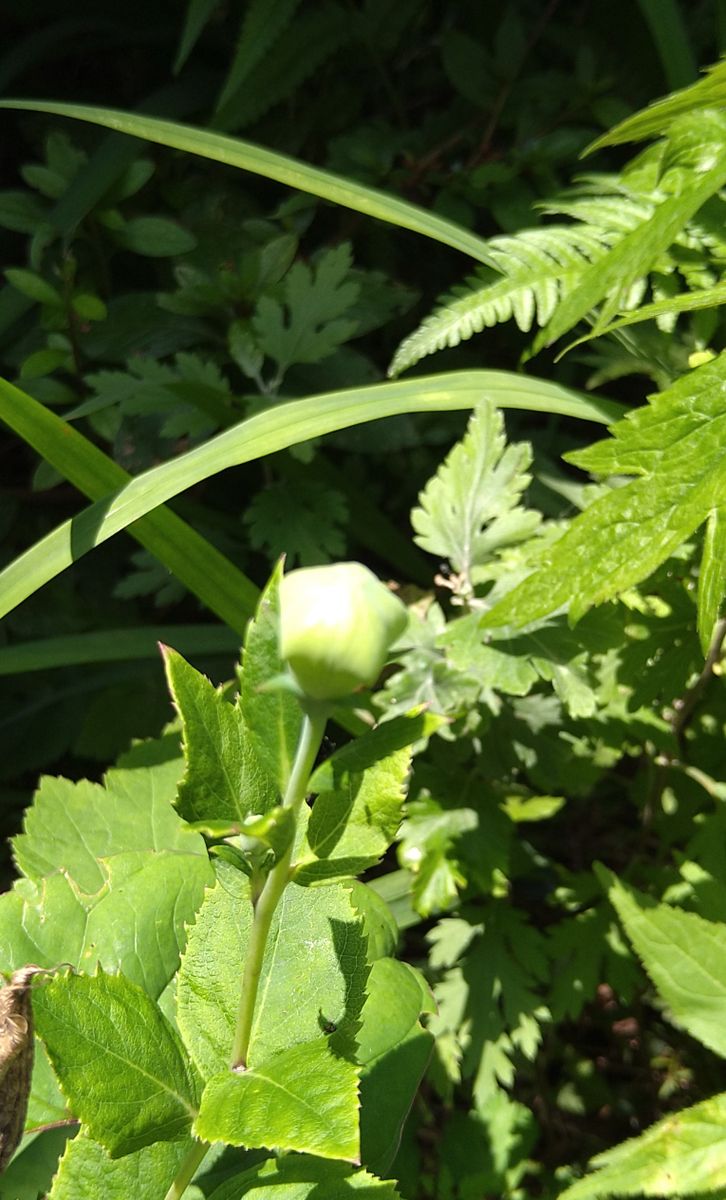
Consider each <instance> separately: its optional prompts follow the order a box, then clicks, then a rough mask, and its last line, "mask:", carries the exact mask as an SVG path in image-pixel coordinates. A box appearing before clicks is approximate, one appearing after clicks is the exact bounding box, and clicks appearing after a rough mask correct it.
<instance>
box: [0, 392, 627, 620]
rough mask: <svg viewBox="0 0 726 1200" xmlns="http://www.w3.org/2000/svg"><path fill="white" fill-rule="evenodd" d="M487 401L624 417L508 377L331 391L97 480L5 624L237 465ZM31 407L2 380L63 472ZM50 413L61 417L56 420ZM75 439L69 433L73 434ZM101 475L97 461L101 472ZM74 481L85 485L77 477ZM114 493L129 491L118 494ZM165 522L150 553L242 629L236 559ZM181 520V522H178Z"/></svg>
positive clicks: (13, 583)
mask: <svg viewBox="0 0 726 1200" xmlns="http://www.w3.org/2000/svg"><path fill="white" fill-rule="evenodd" d="M487 395H489V396H491V399H492V400H493V402H494V403H495V404H496V405H498V406H500V407H505V408H524V409H532V410H533V411H539V412H558V413H561V414H563V415H566V416H572V417H579V418H580V419H583V420H592V421H597V422H600V423H606V422H607V421H608V419H610V418H611V417H612V416H613V415H619V414H620V411H621V409H620V408H619V407H617V406H614V405H612V404H611V403H610V402H608V401H602V400H600V401H596V400H592V399H589V398H585V397H581V396H580V395H578V394H577V393H576V392H571V391H569V390H568V389H567V388H563V387H560V385H558V384H554V383H550V382H548V381H545V380H538V379H532V378H530V377H527V376H525V375H515V374H509V373H507V372H505V371H470V372H467V371H464V372H457V373H453V374H449V375H440V376H432V377H428V378H420V379H411V380H403V381H399V382H396V383H383V384H374V385H372V386H370V387H365V388H354V389H351V390H348V391H343V392H328V393H326V394H325V395H322V396H311V397H308V398H307V399H305V400H293V401H290V402H288V403H287V404H279V405H277V406H275V407H274V408H272V409H269V410H267V411H265V412H261V413H258V414H256V415H255V416H253V417H249V418H248V419H247V420H245V421H241V422H240V423H239V425H236V426H234V428H232V429H228V430H225V431H224V432H223V433H221V434H218V435H217V436H216V437H213V438H210V439H209V441H207V442H205V443H204V444H203V445H202V446H197V447H195V448H194V449H193V450H190V451H188V452H187V453H186V454H181V455H179V456H178V457H177V458H175V459H172V460H171V461H170V462H167V463H163V464H162V465H161V466H158V467H154V468H152V469H151V470H149V471H146V472H145V473H144V474H143V475H139V476H136V477H135V478H134V479H132V480H131V481H130V482H129V483H128V484H126V485H125V486H122V485H121V481H120V480H119V477H118V475H117V476H116V477H115V478H114V479H113V480H110V481H109V482H108V483H106V484H105V485H104V484H102V485H101V486H100V487H99V481H98V478H97V477H96V475H95V474H94V476H93V478H94V480H95V482H91V481H89V482H88V486H87V487H85V486H84V487H82V490H84V491H88V492H89V493H90V494H91V495H93V496H94V497H95V496H98V495H99V494H100V493H102V492H103V493H108V494H105V495H104V498H103V499H102V500H99V501H98V502H97V503H96V504H93V505H91V506H90V507H89V508H87V509H85V510H84V512H83V513H81V514H79V515H78V516H76V517H74V518H73V520H72V521H67V522H64V523H63V524H62V525H60V526H59V527H58V528H57V529H56V530H54V531H53V532H52V533H50V534H48V535H47V536H46V537H44V538H42V539H41V541H39V542H37V543H36V545H35V546H33V547H32V548H31V549H30V550H28V551H26V552H25V553H24V554H22V555H21V556H20V557H19V558H17V559H15V561H14V562H12V563H11V564H10V565H9V566H8V567H6V568H5V570H4V571H2V572H0V617H2V616H5V615H6V613H8V612H10V611H11V610H12V609H13V608H14V607H15V606H16V605H17V604H20V603H21V601H22V600H25V599H26V598H27V597H28V596H31V595H32V594H33V593H34V592H35V591H37V590H38V588H39V587H42V585H43V584H44V583H48V582H49V580H51V579H54V578H55V576H56V575H58V574H59V572H60V571H63V570H64V569H65V568H66V567H68V566H70V565H71V564H72V563H73V562H75V561H76V560H77V559H78V558H80V557H81V556H82V555H83V554H86V553H87V552H88V551H89V550H91V549H92V548H93V547H94V546H97V545H100V544H101V542H104V541H105V540H106V539H107V538H109V537H112V536H113V534H115V533H118V532H119V531H120V530H122V529H125V528H126V527H127V526H128V525H129V524H131V523H132V522H137V521H138V520H139V519H140V518H142V517H144V516H145V515H146V514H148V513H151V512H152V511H153V510H154V509H155V508H157V507H158V506H159V505H160V504H164V503H165V502H166V501H167V500H170V499H171V498H172V497H174V496H178V495H179V494H180V492H183V491H185V490H186V489H187V488H190V487H192V486H194V484H196V483H199V482H201V481H202V480H203V479H208V478H209V477H210V476H212V475H215V474H217V472H219V471H222V470H225V469H226V468H227V467H231V466H237V465H239V464H241V463H245V462H251V461H253V460H254V459H256V458H260V457H262V456H264V455H267V454H273V453H275V452H276V451H278V450H283V449H286V448H287V447H289V446H294V445H297V444H298V443H299V442H304V441H309V440H310V439H312V438H316V437H321V436H323V435H324V434H326V433H332V432H334V431H336V430H339V429H347V428H349V427H350V426H353V425H359V424H363V423H365V422H366V421H375V420H380V419H381V418H383V417H389V416H394V415H398V414H401V413H407V412H427V411H433V412H437V411H451V410H457V409H462V408H464V409H465V408H471V407H474V406H475V405H476V404H477V403H479V402H480V401H481V399H482V397H484V396H487ZM26 401H27V402H28V404H31V403H32V404H35V402H34V401H33V402H31V401H30V398H29V397H25V394H24V393H23V392H19V391H18V389H17V388H13V387H11V385H10V384H6V383H4V382H3V381H1V380H0V417H1V418H2V419H3V420H4V421H6V423H7V424H8V425H9V426H10V427H11V428H12V429H13V430H14V431H15V432H16V433H19V434H20V436H21V437H25V438H26V440H27V441H28V442H29V443H30V444H31V445H32V446H34V448H35V449H37V450H38V451H39V453H41V454H43V455H44V457H46V458H48V461H52V462H53V465H56V466H57V465H62V455H61V461H60V463H56V462H55V461H54V458H55V455H56V454H57V453H58V451H59V450H60V447H61V445H63V443H62V442H61V441H60V440H59V438H58V436H57V434H58V431H57V430H56V429H55V427H54V428H53V430H52V433H51V436H50V438H49V439H46V438H45V436H44V437H43V438H42V439H41V438H39V437H38V436H36V434H37V429H36V426H37V423H38V419H39V418H38V416H37V413H36V410H35V409H33V410H32V411H33V417H32V420H30V421H28V420H26ZM37 408H38V409H40V412H41V413H42V412H45V411H46V410H44V409H43V408H42V406H41V405H38V406H37ZM47 415H48V416H51V417H52V414H47ZM61 426H62V430H63V434H64V437H65V436H67V444H68V445H71V444H72V443H73V441H74V434H76V431H75V430H72V429H70V427H68V426H65V425H63V423H62V422H61ZM66 431H69V432H67V434H66ZM43 432H45V431H43ZM76 436H77V437H80V436H81V435H79V434H76ZM46 441H48V442H49V443H50V446H49V448H48V453H46V450H45V449H44V447H45V446H46ZM87 453H88V452H87V446H85V445H84V448H83V454H82V456H81V457H82V459H83V462H84V463H85V459H86V456H87ZM99 453H100V452H99ZM51 455H52V456H53V457H51ZM76 457H78V455H77V456H76ZM105 461H106V460H105V459H104V468H103V469H104V477H103V478H106V466H105ZM97 469H98V468H97V464H96V460H95V459H94V472H95V471H96V470H97ZM84 478H86V476H85V474H84ZM72 481H73V482H75V479H73V480H72ZM113 488H117V489H119V490H116V491H113ZM158 516H159V514H156V517H155V518H154V521H152V526H153V529H154V531H155V532H154V539H153V541H152V540H151V539H148V538H146V537H145V540H144V545H146V546H147V548H148V549H149V550H151V551H152V553H154V554H156V555H157V557H158V558H159V559H160V561H162V562H164V563H165V564H166V565H167V566H169V568H170V569H171V570H172V571H173V572H174V574H175V575H176V576H177V577H178V578H179V579H181V580H182V581H183V582H184V583H185V584H186V585H187V586H188V587H189V588H190V589H191V590H192V591H194V592H195V594H196V595H198V596H200V598H202V599H203V600H204V601H205V603H207V604H208V606H209V607H210V608H212V609H213V611H215V612H218V613H219V614H220V616H222V617H223V619H224V620H226V621H227V624H229V625H230V627H231V628H233V629H239V628H240V627H241V624H242V623H243V619H244V618H246V615H247V613H249V612H250V611H251V608H252V607H253V605H254V602H255V600H254V598H253V599H252V600H250V598H249V597H250V590H249V587H248V586H245V588H244V589H242V590H241V584H240V583H239V578H238V575H235V573H234V571H232V570H231V568H230V571H231V573H230V571H227V564H226V560H225V568H224V571H225V572H227V574H226V575H224V572H222V575H223V576H224V577H220V571H219V570H218V569H217V567H214V566H213V564H212V563H211V560H210V559H209V558H208V557H206V558H205V559H204V561H202V560H201V558H200V557H199V555H195V554H192V552H191V549H190V547H191V542H190V537H191V531H189V530H188V527H186V526H185V532H184V536H183V539H182V540H181V541H179V539H178V538H176V540H175V537H176V535H174V536H172V534H173V531H174V530H175V529H177V528H178V527H177V526H173V529H172V526H171V525H170V524H169V521H168V519H167V517H166V515H165V516H164V522H163V524H162V526H161V527H159V526H158V523H154V522H156V518H158ZM174 520H175V521H176V518H174ZM157 531H158V536H157ZM195 536H196V535H195ZM177 543H178V555H177V557H176V558H175V560H174V562H173V563H172V561H171V560H170V556H169V550H170V547H171V546H172V545H174V546H176V545H177ZM205 545H206V543H205ZM192 564H195V570H196V569H197V565H198V572H197V576H196V578H195V582H194V583H192V582H190V579H189V569H188V568H190V567H191V565H192ZM210 581H211V583H210ZM212 584H213V586H212ZM245 584H246V581H245ZM230 589H231V590H230ZM213 597H214V599H213ZM254 597H256V592H255V593H254ZM222 599H224V602H225V607H224V612H222V610H221V602H222Z"/></svg>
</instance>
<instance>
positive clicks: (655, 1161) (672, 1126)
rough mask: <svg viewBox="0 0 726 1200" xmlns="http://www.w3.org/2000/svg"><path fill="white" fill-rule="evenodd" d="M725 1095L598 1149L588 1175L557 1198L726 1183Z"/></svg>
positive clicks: (701, 1188) (660, 1192)
mask: <svg viewBox="0 0 726 1200" xmlns="http://www.w3.org/2000/svg"><path fill="white" fill-rule="evenodd" d="M724 1127H726V1094H724V1095H720V1096H714V1097H712V1099H710V1100H704V1101H703V1103H702V1104H694V1105H693V1107H692V1108H686V1109H684V1110H683V1111H682V1112H678V1113H673V1114H672V1115H671V1116H668V1117H666V1118H665V1119H664V1120H663V1121H659V1122H658V1123H657V1125H653V1126H652V1127H651V1128H650V1129H648V1130H647V1131H646V1133H644V1134H642V1135H641V1136H640V1137H638V1138H631V1139H630V1140H629V1141H627V1142H623V1143H622V1144H621V1145H620V1146H616V1147H615V1149H614V1150H608V1151H606V1152H605V1153H604V1154H598V1155H597V1157H596V1158H594V1159H593V1160H592V1163H591V1165H592V1166H593V1167H594V1168H595V1171H594V1172H593V1174H592V1175H586V1176H585V1178H584V1179H579V1180H578V1181H577V1183H574V1184H573V1185H572V1186H571V1187H569V1188H567V1189H566V1190H565V1191H564V1192H562V1193H561V1194H560V1200H589V1198H590V1197H600V1196H679V1197H680V1196H684V1195H685V1196H691V1195H694V1194H698V1193H699V1192H713V1191H715V1190H716V1189H717V1188H722V1187H724V1186H725V1185H726V1158H724V1153H723V1135H724Z"/></svg>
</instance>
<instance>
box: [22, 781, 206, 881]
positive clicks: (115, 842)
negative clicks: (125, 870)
mask: <svg viewBox="0 0 726 1200" xmlns="http://www.w3.org/2000/svg"><path fill="white" fill-rule="evenodd" d="M128 775H131V776H132V778H133V784H132V783H131V781H130V780H129V789H128V790H126V789H124V790H123V791H119V792H115V791H114V787H113V785H114V782H118V784H119V788H120V786H121V783H122V781H124V782H125V779H124V777H125V776H128ZM144 776H146V777H147V782H150V777H151V778H153V772H151V771H146V772H144V771H139V772H122V771H111V772H109V776H108V781H109V783H110V784H111V787H110V788H109V789H108V790H107V789H106V788H102V787H101V786H100V785H99V784H97V783H90V782H89V781H88V780H86V779H83V780H80V781H79V782H78V783H72V782H71V781H70V780H69V779H62V778H54V777H52V776H47V777H46V778H44V779H43V780H41V783H40V787H39V788H38V791H37V792H36V795H35V797H34V801H33V805H32V807H31V808H29V809H28V810H27V812H26V814H25V821H24V825H23V828H24V832H23V833H22V834H19V835H18V836H17V837H16V838H14V839H13V850H14V855H15V861H16V863H17V865H18V867H19V868H20V870H21V871H23V873H24V874H25V875H27V876H28V877H29V878H31V879H36V880H37V879H39V878H41V877H42V876H44V875H51V874H53V872H54V871H57V869H58V864H59V863H62V865H63V870H64V872H65V873H66V875H67V876H68V878H69V879H70V880H72V881H73V882H74V883H75V884H76V885H77V886H78V888H79V890H80V891H81V892H84V893H85V894H86V895H92V894H93V893H95V892H97V891H99V890H100V889H101V888H102V887H103V886H104V884H105V882H106V878H107V873H106V871H105V869H104V866H102V864H101V863H100V862H99V861H98V860H99V859H108V858H109V857H110V856H112V855H115V854H122V853H125V852H127V851H131V850H157V851H160V850H175V851H178V852H179V853H181V854H192V855H201V856H202V857H206V850H205V847H204V842H203V840H202V838H200V837H199V835H198V834H195V833H193V832H192V831H191V830H190V829H187V828H186V826H185V825H184V823H183V822H182V821H180V819H179V817H178V816H177V815H176V813H175V812H174V810H173V808H172V807H171V805H170V804H169V802H168V801H167V800H166V799H165V798H162V797H157V796H153V795H150V794H149V792H148V791H146V790H145V789H144V788H143V782H142V781H143V779H144ZM137 779H138V781H139V782H138V784H137V783H136V781H137ZM134 785H136V786H134ZM152 786H153V784H152Z"/></svg>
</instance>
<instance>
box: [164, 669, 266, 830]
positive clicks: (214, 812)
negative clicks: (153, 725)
mask: <svg viewBox="0 0 726 1200" xmlns="http://www.w3.org/2000/svg"><path fill="white" fill-rule="evenodd" d="M164 662H165V666H166V673H167V679H168V681H169V687H170V689H171V693H172V696H173V698H174V704H175V706H176V708H177V711H178V712H179V715H180V717H181V719H182V729H183V736H184V757H185V760H186V772H185V775H184V778H183V780H182V782H181V783H180V785H179V800H178V806H179V811H180V812H181V813H182V815H183V816H184V817H185V818H186V819H187V820H189V821H204V820H234V821H240V822H242V821H244V819H245V817H248V816H251V815H253V814H260V813H264V812H266V811H267V810H268V809H270V808H273V807H274V806H275V804H276V803H277V801H278V795H277V791H276V789H275V786H274V784H273V782H272V780H271V779H270V778H269V776H268V775H267V773H266V772H265V770H264V769H263V767H262V766H261V764H260V762H259V760H258V758H257V755H256V753H255V750H254V747H253V745H252V741H251V739H250V737H249V734H248V731H247V728H246V725H245V720H244V715H243V712H242V709H241V708H240V707H239V705H234V704H230V703H229V701H228V700H226V699H225V698H224V696H222V695H221V694H220V693H219V692H218V691H216V689H215V688H214V687H213V686H212V684H211V683H210V682H209V680H208V679H207V678H206V676H205V675H201V674H200V673H199V671H195V670H194V668H193V667H191V666H190V665H189V663H188V662H186V661H185V659H183V658H182V657H181V655H180V654H177V653H176V652H175V651H174V650H170V649H168V648H166V649H165V650H164Z"/></svg>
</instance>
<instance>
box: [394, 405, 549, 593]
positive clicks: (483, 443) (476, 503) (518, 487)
mask: <svg viewBox="0 0 726 1200" xmlns="http://www.w3.org/2000/svg"><path fill="white" fill-rule="evenodd" d="M531 461H532V448H531V446H529V445H528V444H527V443H525V442H522V443H520V444H518V445H511V446H506V439H505V435H504V422H503V420H502V415H501V413H499V412H498V411H497V410H496V409H495V408H494V406H493V405H492V403H491V402H488V403H483V404H481V405H480V406H479V407H478V408H477V410H476V412H475V413H474V415H473V416H472V418H471V420H470V422H469V425H468V428H467V431H466V434H465V435H464V437H463V438H462V440H461V441H460V442H458V443H457V445H456V446H455V447H454V449H453V450H452V451H451V453H450V454H449V456H448V458H447V459H446V461H445V463H444V464H443V466H441V467H440V468H439V470H438V471H437V473H436V475H434V477H433V478H432V479H431V480H430V481H429V483H428V484H427V485H426V488H425V489H424V491H423V492H422V493H421V495H420V496H419V501H420V507H419V508H414V510H413V512H412V513H411V524H412V525H413V527H414V529H415V531H416V535H417V536H416V542H417V543H418V545H419V546H421V547H422V549H424V550H427V551H428V552H429V554H434V555H436V556H437V557H439V558H446V559H448V560H449V562H450V563H451V565H452V567H453V568H454V570H455V571H456V572H457V573H460V574H463V575H464V576H465V577H466V578H467V579H470V578H471V572H472V570H473V568H474V567H476V566H479V565H481V564H482V563H484V562H486V560H487V559H489V558H491V557H493V556H494V555H495V554H496V552H497V551H498V550H500V549H503V548H504V547H506V546H509V545H511V544H512V543H516V542H520V541H524V540H526V539H527V538H529V537H531V536H532V534H533V533H534V531H535V529H536V528H537V525H538V524H539V522H540V516H539V513H536V512H530V511H528V510H527V509H525V508H523V507H521V499H522V492H523V491H524V490H525V488H527V486H528V485H529V483H530V482H531V476H530V475H528V474H527V468H528V467H529V466H530V464H531Z"/></svg>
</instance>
